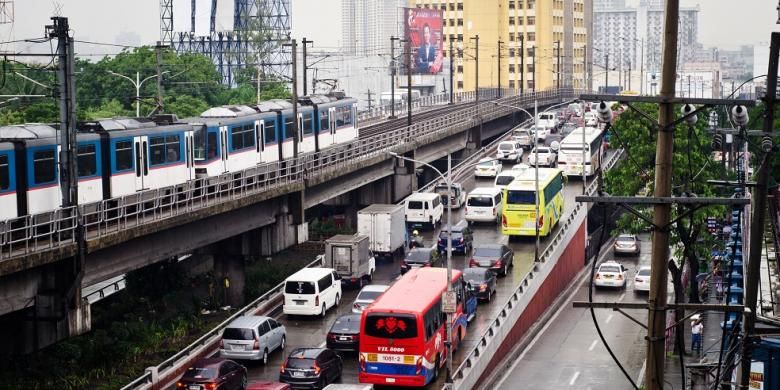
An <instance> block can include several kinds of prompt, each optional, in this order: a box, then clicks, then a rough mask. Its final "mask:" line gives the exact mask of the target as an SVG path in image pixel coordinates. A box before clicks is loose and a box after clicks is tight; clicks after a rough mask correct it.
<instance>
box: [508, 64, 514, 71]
mask: <svg viewBox="0 0 780 390" xmlns="http://www.w3.org/2000/svg"><path fill="white" fill-rule="evenodd" d="M509 73H515V65H514V64H509Z"/></svg>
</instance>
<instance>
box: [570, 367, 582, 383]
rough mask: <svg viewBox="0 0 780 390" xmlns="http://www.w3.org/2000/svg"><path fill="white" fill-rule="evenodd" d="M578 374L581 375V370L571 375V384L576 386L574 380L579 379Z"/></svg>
mask: <svg viewBox="0 0 780 390" xmlns="http://www.w3.org/2000/svg"><path fill="white" fill-rule="evenodd" d="M578 376H580V372H579V371H577V372H575V373H574V375H573V376H572V377H571V380H570V381H569V386H574V382H576V381H577V377H578Z"/></svg>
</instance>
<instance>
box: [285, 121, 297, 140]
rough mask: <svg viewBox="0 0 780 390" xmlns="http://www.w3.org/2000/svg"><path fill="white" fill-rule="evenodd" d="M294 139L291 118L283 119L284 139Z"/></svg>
mask: <svg viewBox="0 0 780 390" xmlns="http://www.w3.org/2000/svg"><path fill="white" fill-rule="evenodd" d="M290 138H295V130H293V119H292V116H289V117H287V118H284V139H290Z"/></svg>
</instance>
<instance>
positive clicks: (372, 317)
mask: <svg viewBox="0 0 780 390" xmlns="http://www.w3.org/2000/svg"><path fill="white" fill-rule="evenodd" d="M363 331H364V332H365V333H366V334H367V335H369V336H371V337H378V338H382V339H411V338H415V337H417V318H415V316H414V315H411V314H381V313H371V314H369V315H368V316H366V323H365V326H364V327H363Z"/></svg>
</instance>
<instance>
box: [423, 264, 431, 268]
mask: <svg viewBox="0 0 780 390" xmlns="http://www.w3.org/2000/svg"><path fill="white" fill-rule="evenodd" d="M430 266H431V263H425V264H423V267H430Z"/></svg>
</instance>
